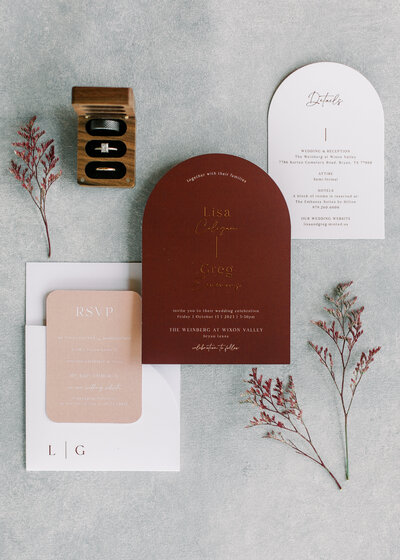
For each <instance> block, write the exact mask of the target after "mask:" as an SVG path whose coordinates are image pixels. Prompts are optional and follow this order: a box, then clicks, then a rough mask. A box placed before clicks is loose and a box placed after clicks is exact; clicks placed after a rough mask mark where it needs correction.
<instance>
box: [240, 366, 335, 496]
mask: <svg viewBox="0 0 400 560" xmlns="http://www.w3.org/2000/svg"><path fill="white" fill-rule="evenodd" d="M246 383H248V385H249V386H250V387H249V388H248V389H247V391H246V392H245V393H244V397H245V399H244V400H243V401H242V402H244V403H249V404H252V405H253V406H255V407H256V408H257V409H258V413H257V415H256V416H253V418H252V419H251V420H250V423H249V425H248V426H246V428H253V427H255V426H271V427H272V428H274V429H272V430H269V431H268V432H266V433H265V434H264V436H263V437H264V438H268V439H275V440H277V441H279V442H281V443H284V444H285V445H287V446H289V447H290V448H291V449H293V450H294V451H295V452H296V453H298V454H299V455H303V457H308V458H309V459H311V460H312V461H314V462H315V463H317V464H318V465H319V466H320V467H322V468H323V469H325V470H326V471H327V473H328V474H329V475H330V476H331V477H332V479H333V480H334V481H335V484H336V485H337V487H338V488H339V489H341V486H340V484H339V482H338V481H337V479H336V478H335V476H334V475H333V474H332V472H331V471H330V470H329V469H328V467H327V466H326V464H325V463H324V461H323V460H322V458H321V456H320V455H319V453H318V451H317V449H316V448H315V446H314V444H313V442H312V440H311V435H310V432H309V430H308V428H307V426H306V424H305V422H304V419H303V412H302V410H301V409H300V406H299V403H298V401H297V396H296V391H295V388H294V383H293V378H292V377H291V376H290V377H289V380H288V382H287V384H286V385H284V383H283V381H282V380H281V379H279V378H276V380H275V382H274V385H272V384H273V381H272V379H266V380H264V379H263V376H262V375H257V368H253V369H252V372H251V373H250V375H249V378H248V379H247V380H246ZM276 428H278V429H279V431H277V430H275V429H276ZM302 444H303V445H302ZM304 446H305V448H306V449H307V451H306V450H305V449H304Z"/></svg>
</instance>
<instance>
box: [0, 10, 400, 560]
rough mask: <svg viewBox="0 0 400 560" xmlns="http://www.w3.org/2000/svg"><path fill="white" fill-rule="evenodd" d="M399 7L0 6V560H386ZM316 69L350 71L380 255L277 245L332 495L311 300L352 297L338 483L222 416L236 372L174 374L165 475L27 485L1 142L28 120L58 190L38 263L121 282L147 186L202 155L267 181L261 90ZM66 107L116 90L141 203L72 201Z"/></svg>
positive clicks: (136, 241) (393, 379) (309, 412)
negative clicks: (363, 348)
mask: <svg viewBox="0 0 400 560" xmlns="http://www.w3.org/2000/svg"><path fill="white" fill-rule="evenodd" d="M399 24H400V9H399V5H398V2H397V1H396V0H392V1H386V2H385V1H383V2H382V1H377V0H357V1H353V2H348V0H336V1H335V2H331V1H315V0H308V1H305V2H299V1H298V0H289V1H282V2H276V1H272V0H248V1H231V0H202V1H185V0H172V1H161V0H160V1H151V2H148V1H145V0H142V1H139V0H119V1H118V2H116V1H110V0H109V1H105V0H98V1H97V2H88V3H84V2H80V1H78V0H69V1H68V2H67V1H54V0H53V1H49V0H42V1H40V2H39V1H38V0H33V1H31V2H24V1H20V0H16V1H10V0H8V1H6V2H3V11H2V19H1V43H2V49H1V55H0V56H1V60H2V64H3V71H2V76H3V80H2V103H1V116H2V127H1V130H2V134H1V136H0V143H1V162H2V165H1V170H0V173H1V207H2V212H1V220H0V236H1V248H0V251H1V253H0V256H1V270H0V281H1V284H0V302H1V308H2V319H1V324H0V337H1V348H0V352H1V377H0V379H1V392H0V403H1V408H0V411H1V423H0V444H1V447H0V469H1V485H0V557H1V558H2V559H4V560H37V559H39V558H40V560H50V559H51V560H54V559H55V558H57V559H59V558H62V559H64V558H65V559H68V560H78V559H79V560H92V559H94V558H95V559H96V560H114V559H118V560H131V559H136V558H140V559H145V560H147V559H153V558H161V559H163V560H164V559H168V560H169V559H171V560H172V559H173V560H188V559H190V560H202V559H207V560H208V559H210V560H214V559H217V560H220V559H221V560H227V559H239V560H242V559H250V560H253V559H255V558H274V559H275V560H281V559H286V558H288V557H289V558H298V559H300V560H306V559H312V560H314V559H316V560H320V559H323V560H331V559H332V560H333V559H335V560H336V559H346V560H347V559H352V560H358V559H363V560H386V559H387V560H392V559H393V558H395V557H397V554H398V546H399V542H398V519H399V515H400V506H399V495H398V488H399V469H398V459H399V455H398V446H397V444H398V420H399V405H398V394H399V389H400V387H399V333H398V313H399V310H398V301H399V256H398V255H399V235H400V226H399V196H398V167H399V145H400V134H399V130H400V127H399V99H398V86H399V72H400V70H399V69H400V57H399V43H398V29H399ZM319 60H327V61H337V62H342V63H344V64H348V65H350V66H352V67H354V68H356V69H357V70H359V71H360V72H362V73H363V74H364V75H365V76H366V77H367V78H369V79H370V81H371V82H372V83H373V84H374V86H375V87H376V89H377V90H378V92H379V94H380V96H381V98H382V102H383V106H384V109H385V117H386V208H387V212H386V240H385V241H312V242H311V241H294V242H293V269H292V270H293V272H292V305H293V307H292V356H293V361H292V364H291V366H290V367H276V366H270V367H264V368H263V371H264V372H265V373H266V374H269V375H278V374H279V375H283V374H287V373H289V372H291V373H292V374H293V375H294V377H295V381H296V384H297V388H298V394H299V399H300V401H301V403H302V404H303V407H304V409H305V411H306V412H305V413H306V418H307V419H308V422H309V425H310V427H311V428H312V433H313V434H314V438H315V440H316V441H317V443H318V445H319V447H320V448H321V452H322V453H323V454H324V456H326V459H327V461H328V462H329V464H330V465H331V466H332V468H333V469H334V471H335V472H336V473H338V476H339V477H340V480H341V481H342V480H343V469H342V463H343V446H342V443H341V440H340V433H341V432H340V416H339V414H338V408H337V407H336V404H337V403H336V401H335V396H334V393H333V389H332V386H331V383H330V380H329V379H328V378H327V377H326V376H325V374H324V373H323V371H322V370H320V369H319V366H318V364H317V363H316V360H315V359H314V356H313V355H311V354H310V351H309V350H308V348H307V346H306V341H307V339H308V338H309V337H310V336H312V334H313V330H312V327H311V325H310V324H309V319H311V318H318V317H320V312H319V310H320V307H321V305H322V298H321V296H322V294H323V293H324V292H325V291H327V290H329V289H330V288H331V287H332V286H333V285H334V284H335V283H336V282H337V281H340V280H347V279H350V278H351V279H353V280H354V281H355V283H356V284H355V291H356V293H358V295H359V296H360V299H361V301H362V302H363V303H364V304H365V306H366V312H365V326H366V335H365V337H364V344H368V343H370V344H374V343H381V344H383V346H384V350H383V352H382V355H381V356H379V358H377V359H376V361H375V364H374V367H373V368H372V369H371V370H370V372H368V374H367V377H366V378H365V380H364V381H363V383H362V385H361V387H360V389H359V393H358V395H357V396H358V398H357V400H356V402H355V406H354V410H353V413H352V419H351V454H352V455H351V474H352V478H351V480H350V481H349V482H348V483H345V489H344V490H343V491H342V492H338V491H337V490H336V488H335V487H334V485H333V484H332V482H331V480H330V479H329V478H328V477H327V476H326V474H325V473H324V472H323V471H322V469H319V468H318V467H317V466H315V465H313V464H312V463H311V462H307V461H306V460H305V459H303V458H301V457H299V456H297V455H295V454H294V453H292V452H291V451H290V450H289V449H286V448H284V447H283V446H280V445H279V444H278V443H276V442H272V441H265V440H262V439H261V438H260V437H259V433H256V431H255V430H244V429H243V426H244V425H245V424H246V421H247V419H248V417H249V413H250V411H249V409H248V408H246V406H244V405H239V404H238V399H239V395H240V393H241V391H242V389H243V383H242V379H243V377H244V376H246V374H247V372H248V371H249V367H250V365H249V366H238V367H214V366H209V367H184V368H183V370H182V472H181V473H179V474H172V473H169V474H168V473H159V474H152V473H137V474H135V473H76V474H74V473H70V474H69V473H26V472H25V470H24V343H23V333H24V287H25V275H24V263H25V262H26V261H28V260H30V261H36V260H45V259H46V245H45V239H44V236H43V231H42V225H41V223H40V221H39V218H38V215H37V213H36V212H35V209H34V208H33V205H32V203H31V202H30V201H29V200H28V197H27V194H26V193H25V192H23V191H22V189H21V188H20V187H19V186H18V184H17V183H16V182H15V181H14V180H13V179H12V178H11V176H10V175H9V173H8V171H7V165H8V161H9V159H10V157H11V154H12V150H11V148H10V142H11V140H13V139H14V138H15V133H16V130H17V128H18V127H19V126H20V125H21V124H22V123H25V121H26V120H27V119H28V118H29V117H31V116H32V115H33V114H37V115H38V117H39V118H40V123H41V124H42V126H44V127H45V129H46V130H47V132H48V133H49V134H51V135H52V136H54V138H55V139H56V145H57V151H58V152H59V153H60V156H61V158H62V163H63V170H64V176H63V178H62V180H61V181H60V182H59V184H57V186H55V187H54V188H53V190H52V191H51V193H50V195H49V199H48V215H49V221H50V224H51V230H52V239H53V245H54V260H60V261H61V260H66V261H132V260H133V261H135V260H140V258H141V219H142V213H143V208H144V205H145V202H146V199H147V197H148V195H149V193H150V192H151V190H152V188H153V187H154V185H155V183H156V182H157V180H158V179H159V178H160V177H161V176H162V175H163V174H164V173H165V172H166V171H167V170H168V169H169V168H170V167H171V166H173V165H174V164H176V163H178V162H180V161H181V160H183V159H186V158H188V157H190V156H194V155H197V154H202V153H207V152H213V151H215V152H226V153H232V154H235V155H239V156H242V157H245V158H247V159H249V160H251V161H253V162H254V163H256V164H258V165H259V166H261V167H262V168H264V169H266V164H267V109H268V103H269V101H270V99H271V95H272V93H273V92H274V90H275V88H276V87H277V85H278V84H279V82H280V81H281V80H282V79H283V78H284V77H285V76H286V75H287V74H288V73H289V72H291V71H292V70H294V69H296V68H297V67H299V66H302V65H304V64H307V63H309V62H315V61H319ZM73 85H114V86H127V85H130V86H132V87H133V88H134V92H135V96H136V102H137V120H138V128H137V138H138V142H137V186H136V188H135V189H134V190H133V191H129V190H127V191H123V190H121V191H119V190H111V189H110V190H101V189H99V190H96V189H82V188H80V187H78V186H77V185H76V183H75V165H76V152H75V150H76V148H75V142H76V131H75V129H76V121H75V115H74V112H73V110H72V107H71V104H70V95H71V87H72V86H73Z"/></svg>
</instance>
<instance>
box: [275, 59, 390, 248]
mask: <svg viewBox="0 0 400 560" xmlns="http://www.w3.org/2000/svg"><path fill="white" fill-rule="evenodd" d="M268 173H269V175H270V176H271V177H272V178H273V179H274V181H275V182H276V183H277V184H278V185H279V187H280V189H281V191H282V193H283V195H284V196H285V198H286V202H287V204H288V206H289V211H290V217H291V223H292V237H293V238H296V239H383V238H384V237H385V229H384V118H383V109H382V104H381V101H380V99H379V96H378V94H377V92H376V91H375V89H374V87H373V86H372V85H371V83H370V82H369V81H368V80H367V79H366V78H365V77H364V76H363V75H362V74H360V73H359V72H357V71H356V70H354V69H353V68H349V67H348V66H345V65H343V64H337V63H334V62H318V63H315V64H309V65H308V66H304V67H303V68H300V69H299V70H296V71H295V72H293V73H292V74H290V75H289V76H288V77H287V78H286V79H285V80H284V81H283V82H282V84H281V85H280V86H279V87H278V89H277V90H276V92H275V95H274V96H273V98H272V101H271V105H270V109H269V117H268Z"/></svg>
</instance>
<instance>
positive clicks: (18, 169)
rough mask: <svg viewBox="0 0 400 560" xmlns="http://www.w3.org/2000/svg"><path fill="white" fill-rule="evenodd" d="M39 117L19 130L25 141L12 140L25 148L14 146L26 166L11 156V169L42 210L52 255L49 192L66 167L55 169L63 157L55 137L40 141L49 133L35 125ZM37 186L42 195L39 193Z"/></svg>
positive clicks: (40, 210)
mask: <svg viewBox="0 0 400 560" xmlns="http://www.w3.org/2000/svg"><path fill="white" fill-rule="evenodd" d="M35 121H36V117H33V118H32V119H31V120H30V121H29V123H28V124H27V125H26V126H23V127H21V129H20V130H18V134H19V135H20V136H22V138H23V141H22V142H13V143H12V145H13V146H15V147H18V148H22V149H20V150H14V153H15V155H16V156H18V157H19V158H20V159H22V161H23V162H24V163H25V165H26V167H23V168H22V165H17V163H16V162H15V161H13V160H11V167H10V172H11V173H12V175H14V177H15V178H16V179H17V180H18V181H19V182H20V183H21V184H22V186H23V188H24V189H25V190H26V191H28V193H29V194H30V197H31V199H32V200H33V202H34V204H35V206H36V207H37V209H38V210H39V212H40V215H41V217H42V220H43V224H44V227H45V231H46V237H47V243H48V255H49V257H50V256H51V242H50V233H49V224H48V222H47V216H46V196H47V193H48V191H49V189H50V187H51V185H52V184H53V183H54V182H55V181H57V179H58V178H59V177H60V176H61V174H62V171H61V169H60V170H59V171H57V172H56V173H52V170H53V169H54V168H55V166H56V165H57V163H58V161H59V158H58V157H55V154H54V145H53V143H54V140H53V139H51V140H47V141H45V142H41V143H40V144H39V143H38V141H39V138H41V137H42V136H43V135H44V134H45V131H44V130H40V127H39V126H37V127H34V124H35ZM39 164H41V167H39ZM33 181H34V184H33ZM37 189H38V194H39V196H38V195H37V194H36V192H37Z"/></svg>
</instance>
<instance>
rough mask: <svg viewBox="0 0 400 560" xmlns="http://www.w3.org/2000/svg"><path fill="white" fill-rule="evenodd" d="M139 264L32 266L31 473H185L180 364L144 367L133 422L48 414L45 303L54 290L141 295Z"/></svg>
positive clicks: (28, 410)
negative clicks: (136, 417)
mask: <svg viewBox="0 0 400 560" xmlns="http://www.w3.org/2000/svg"><path fill="white" fill-rule="evenodd" d="M141 274H142V265H141V263H27V265H26V468H27V470H29V471H179V469H180V366H179V365H165V366H164V365H155V366H152V365H144V366H143V388H142V391H143V392H142V416H141V417H140V419H139V420H138V421H137V422H134V423H132V424H103V423H102V424H95V423H67V422H65V423H64V422H63V423H59V422H53V421H52V420H50V419H49V418H48V417H47V416H46V410H45V387H46V327H45V326H44V325H45V302H46V296H47V295H48V293H49V292H51V291H52V290H134V291H137V292H139V293H140V291H141Z"/></svg>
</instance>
